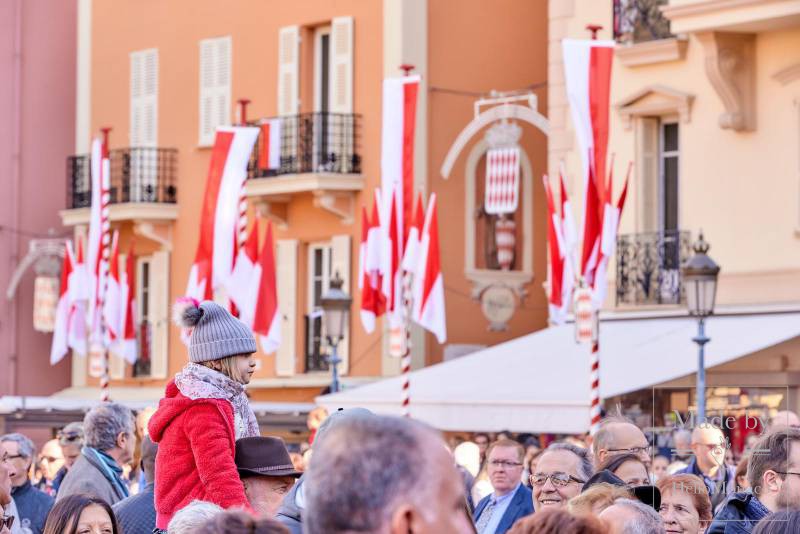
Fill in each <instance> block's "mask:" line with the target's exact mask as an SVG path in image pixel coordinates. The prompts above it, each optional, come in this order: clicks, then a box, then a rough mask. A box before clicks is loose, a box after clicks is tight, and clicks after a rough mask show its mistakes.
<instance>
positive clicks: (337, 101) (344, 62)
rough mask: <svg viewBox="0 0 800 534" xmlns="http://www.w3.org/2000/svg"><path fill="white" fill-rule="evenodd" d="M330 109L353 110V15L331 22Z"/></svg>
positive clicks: (337, 111) (341, 111)
mask: <svg viewBox="0 0 800 534" xmlns="http://www.w3.org/2000/svg"><path fill="white" fill-rule="evenodd" d="M331 94H332V98H331V103H330V105H331V111H332V112H334V113H352V112H353V17H337V18H335V19H333V22H332V24H331Z"/></svg>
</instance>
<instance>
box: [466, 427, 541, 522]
mask: <svg viewBox="0 0 800 534" xmlns="http://www.w3.org/2000/svg"><path fill="white" fill-rule="evenodd" d="M524 455H525V450H524V449H523V448H522V445H520V444H519V443H517V442H516V441H512V440H509V439H502V440H498V441H495V442H494V443H492V444H491V445H490V446H489V449H488V450H487V453H486V462H487V465H486V469H487V471H488V473H489V481H490V482H491V484H492V489H493V491H492V493H490V494H489V495H487V496H486V497H484V498H483V499H481V501H480V502H479V503H478V505H477V506H476V507H475V529H476V530H477V531H478V534H504V533H505V532H506V531H507V530H509V529H510V528H511V526H512V525H513V524H514V522H515V521H517V519H519V518H520V517H525V516H526V515H530V514H532V513H533V506H532V504H531V490H529V489H528V488H526V487H525V485H524V484H522V479H521V477H522V459H523V457H524Z"/></svg>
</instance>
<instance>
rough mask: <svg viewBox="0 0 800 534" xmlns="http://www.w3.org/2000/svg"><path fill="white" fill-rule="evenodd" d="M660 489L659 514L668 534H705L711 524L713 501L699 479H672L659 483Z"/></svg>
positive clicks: (670, 477)
mask: <svg viewBox="0 0 800 534" xmlns="http://www.w3.org/2000/svg"><path fill="white" fill-rule="evenodd" d="M657 486H658V489H659V490H661V507H660V508H659V510H658V513H659V515H661V519H663V520H664V525H665V526H666V527H667V530H668V531H669V532H683V533H685V534H702V533H703V532H705V531H706V529H707V528H708V526H709V525H710V524H711V499H709V497H708V488H707V487H706V485H705V483H704V482H703V481H702V480H700V478H699V477H697V476H695V475H689V474H681V475H670V476H667V477H664V478H662V479H661V480H659V481H658V483H657Z"/></svg>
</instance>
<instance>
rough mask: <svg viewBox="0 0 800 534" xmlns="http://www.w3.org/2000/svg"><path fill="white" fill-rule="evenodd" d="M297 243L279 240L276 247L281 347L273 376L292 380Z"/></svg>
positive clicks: (290, 240) (293, 371) (295, 328)
mask: <svg viewBox="0 0 800 534" xmlns="http://www.w3.org/2000/svg"><path fill="white" fill-rule="evenodd" d="M297 245H298V243H297V240H296V239H279V240H278V242H277V247H276V249H277V250H276V252H277V254H276V256H277V258H276V259H277V263H276V265H277V272H276V275H277V276H276V282H277V284H278V310H279V312H280V314H281V344H280V346H279V347H278V351H277V353H276V354H275V374H276V375H278V376H294V374H295V367H296V363H295V355H296V352H297V346H296V344H297V339H296V338H297V335H296V334H297Z"/></svg>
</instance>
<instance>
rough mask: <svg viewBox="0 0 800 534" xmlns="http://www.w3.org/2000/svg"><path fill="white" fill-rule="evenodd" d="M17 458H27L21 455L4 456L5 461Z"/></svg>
mask: <svg viewBox="0 0 800 534" xmlns="http://www.w3.org/2000/svg"><path fill="white" fill-rule="evenodd" d="M17 458H27V456H22V455H21V454H15V455H13V456H6V460H16V459H17Z"/></svg>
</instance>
